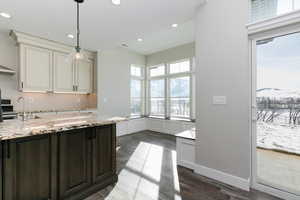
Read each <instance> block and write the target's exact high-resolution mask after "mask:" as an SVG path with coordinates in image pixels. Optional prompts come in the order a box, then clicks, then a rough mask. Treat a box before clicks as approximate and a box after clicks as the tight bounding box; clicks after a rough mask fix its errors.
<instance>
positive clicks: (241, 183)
mask: <svg viewBox="0 0 300 200" xmlns="http://www.w3.org/2000/svg"><path fill="white" fill-rule="evenodd" d="M194 171H195V173H197V174H200V175H202V176H206V177H208V178H211V179H214V180H217V181H219V182H222V183H226V184H228V185H231V186H234V187H236V188H239V189H242V190H245V191H249V190H250V180H247V179H243V178H240V177H237V176H233V175H231V174H227V173H224V172H221V171H219V170H215V169H211V168H208V167H204V166H201V165H197V164H195V170H194Z"/></svg>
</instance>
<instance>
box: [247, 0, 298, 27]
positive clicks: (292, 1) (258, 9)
mask: <svg viewBox="0 0 300 200" xmlns="http://www.w3.org/2000/svg"><path fill="white" fill-rule="evenodd" d="M298 9H300V0H251V21H252V22H255V21H259V20H263V19H267V18H272V17H275V16H277V15H282V14H285V13H289V12H292V11H295V10H298Z"/></svg>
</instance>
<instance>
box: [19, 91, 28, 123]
mask: <svg viewBox="0 0 300 200" xmlns="http://www.w3.org/2000/svg"><path fill="white" fill-rule="evenodd" d="M21 100H22V103H23V105H22V109H23V112H22V115H21V116H22V121H25V117H26V113H25V98H24V97H19V98H18V100H17V102H18V103H20V101H21Z"/></svg>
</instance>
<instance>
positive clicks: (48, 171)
mask: <svg viewBox="0 0 300 200" xmlns="http://www.w3.org/2000/svg"><path fill="white" fill-rule="evenodd" d="M55 143H56V137H54V136H53V137H50V135H43V136H33V137H30V138H26V139H16V140H9V141H5V142H4V146H3V148H4V151H3V156H2V157H3V199H5V200H33V199H35V200H48V199H51V200H56V179H55V177H56V171H55V165H56V156H55V155H56V148H55V146H56V145H55Z"/></svg>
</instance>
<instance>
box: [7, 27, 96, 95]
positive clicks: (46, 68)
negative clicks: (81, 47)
mask: <svg viewBox="0 0 300 200" xmlns="http://www.w3.org/2000/svg"><path fill="white" fill-rule="evenodd" d="M11 36H12V37H13V38H14V39H15V40H16V42H17V44H18V46H19V58H20V90H21V91H23V92H54V93H80V94H88V93H92V92H93V84H94V74H93V71H94V65H95V63H94V60H95V53H93V52H90V51H84V52H85V54H86V55H87V60H77V61H72V60H71V59H70V58H69V54H70V53H71V52H73V49H74V48H73V47H71V46H67V45H64V44H60V43H57V42H53V41H49V40H46V39H41V38H38V37H33V36H30V35H27V34H24V33H20V32H16V31H12V32H11Z"/></svg>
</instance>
